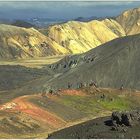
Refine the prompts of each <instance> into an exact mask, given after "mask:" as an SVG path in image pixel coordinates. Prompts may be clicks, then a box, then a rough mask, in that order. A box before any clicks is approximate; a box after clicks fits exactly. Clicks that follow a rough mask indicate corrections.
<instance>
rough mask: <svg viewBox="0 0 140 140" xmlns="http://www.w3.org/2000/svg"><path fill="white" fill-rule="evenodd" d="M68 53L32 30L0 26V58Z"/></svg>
mask: <svg viewBox="0 0 140 140" xmlns="http://www.w3.org/2000/svg"><path fill="white" fill-rule="evenodd" d="M67 53H68V51H67V50H66V49H65V48H63V47H62V46H60V45H59V44H57V43H56V42H55V41H54V40H51V39H50V38H48V37H46V36H45V35H43V34H42V33H40V32H39V31H37V30H36V29H34V28H30V29H26V28H21V27H16V26H11V25H3V24H1V25H0V58H26V57H38V56H47V55H55V54H67Z"/></svg>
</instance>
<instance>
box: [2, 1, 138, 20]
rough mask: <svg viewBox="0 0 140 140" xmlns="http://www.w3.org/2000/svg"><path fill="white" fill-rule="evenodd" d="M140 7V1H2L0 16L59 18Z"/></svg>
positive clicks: (102, 15) (115, 11) (107, 14)
mask: <svg viewBox="0 0 140 140" xmlns="http://www.w3.org/2000/svg"><path fill="white" fill-rule="evenodd" d="M136 7H140V2H121V1H120V2H80V1H79V2H39V1H34V2H29V1H27V2H25V1H24V2H8V1H7V2H4V1H3V2H2V1H0V18H7V19H9V18H11V19H25V18H35V17H40V18H57V19H61V18H64V19H73V18H77V17H91V16H97V17H104V16H116V15H118V14H120V13H121V12H122V11H124V10H127V9H131V8H136Z"/></svg>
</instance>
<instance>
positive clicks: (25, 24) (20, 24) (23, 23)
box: [12, 20, 36, 28]
mask: <svg viewBox="0 0 140 140" xmlns="http://www.w3.org/2000/svg"><path fill="white" fill-rule="evenodd" d="M12 25H14V26H18V27H24V28H31V27H34V28H35V27H36V26H35V25H33V24H31V23H29V22H26V21H24V20H16V21H14V22H13V23H12Z"/></svg>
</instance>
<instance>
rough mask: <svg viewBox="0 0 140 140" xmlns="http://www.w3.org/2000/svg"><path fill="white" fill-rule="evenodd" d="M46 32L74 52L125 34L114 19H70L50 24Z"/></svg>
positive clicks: (83, 50)
mask: <svg viewBox="0 0 140 140" xmlns="http://www.w3.org/2000/svg"><path fill="white" fill-rule="evenodd" d="M42 32H43V31H42ZM44 33H45V34H46V35H47V36H48V37H49V38H51V39H53V40H55V41H56V42H57V43H58V44H59V45H61V46H63V47H64V48H66V49H67V50H68V51H69V52H70V53H74V54H75V53H82V52H86V51H88V50H90V49H92V48H95V47H97V46H98V45H100V44H103V43H105V42H108V41H110V40H112V39H114V38H118V37H120V36H124V35H125V32H124V30H123V28H122V27H121V26H120V25H119V24H118V23H117V22H116V21H115V20H113V19H105V20H102V21H97V20H93V21H90V22H78V21H69V22H67V23H64V24H59V25H58V24H57V25H53V26H50V27H49V29H47V30H46V31H44Z"/></svg>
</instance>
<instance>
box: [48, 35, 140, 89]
mask: <svg viewBox="0 0 140 140" xmlns="http://www.w3.org/2000/svg"><path fill="white" fill-rule="evenodd" d="M139 46H140V34H137V35H132V36H126V37H121V38H117V39H114V40H112V41H110V42H107V43H105V44H103V45H101V46H99V47H97V48H95V49H92V50H90V51H88V52H86V53H84V54H81V55H75V56H69V57H67V58H65V59H63V60H61V61H59V62H58V63H55V64H53V65H51V66H50V68H51V69H54V71H56V72H57V73H61V72H63V75H59V76H58V77H57V78H55V79H53V80H51V82H50V83H46V84H47V85H48V84H50V86H52V87H58V88H61V87H68V83H71V84H72V87H73V88H77V86H78V84H79V83H83V84H87V83H90V81H91V80H93V81H95V82H96V83H97V84H98V85H99V87H111V88H120V86H121V85H122V84H123V85H124V87H126V88H136V89H140V82H139V81H140V74H139V70H140V67H139V60H140V55H139V53H140V47H139ZM59 81H61V82H59Z"/></svg>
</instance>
